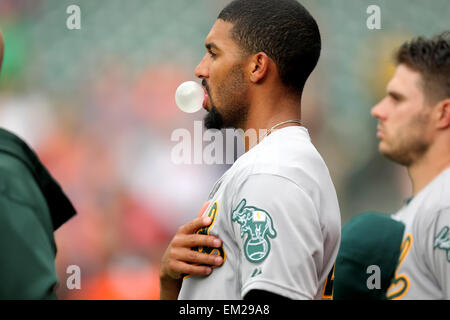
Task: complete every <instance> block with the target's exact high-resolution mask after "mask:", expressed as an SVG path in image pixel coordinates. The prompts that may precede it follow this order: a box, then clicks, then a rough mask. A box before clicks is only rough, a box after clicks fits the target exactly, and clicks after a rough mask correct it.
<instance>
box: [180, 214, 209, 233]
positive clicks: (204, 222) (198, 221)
mask: <svg viewBox="0 0 450 320" xmlns="http://www.w3.org/2000/svg"><path fill="white" fill-rule="evenodd" d="M211 222H212V219H211V218H210V217H197V218H195V219H194V220H192V221H190V222H188V223H186V224H185V225H182V226H181V227H180V228H179V229H178V232H177V233H178V234H180V233H181V234H191V233H195V232H196V231H197V230H198V229H200V228H203V227H207V226H209V225H210V224H211Z"/></svg>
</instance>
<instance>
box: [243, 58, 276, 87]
mask: <svg viewBox="0 0 450 320" xmlns="http://www.w3.org/2000/svg"><path fill="white" fill-rule="evenodd" d="M250 59H251V60H250V63H249V69H248V70H249V72H250V76H249V79H250V81H251V82H253V83H259V82H261V81H262V80H263V79H264V78H265V77H266V76H267V72H268V71H269V64H270V61H271V60H270V58H269V56H268V55H267V54H265V53H264V52H258V53H257V54H254V55H252V56H251V58H250Z"/></svg>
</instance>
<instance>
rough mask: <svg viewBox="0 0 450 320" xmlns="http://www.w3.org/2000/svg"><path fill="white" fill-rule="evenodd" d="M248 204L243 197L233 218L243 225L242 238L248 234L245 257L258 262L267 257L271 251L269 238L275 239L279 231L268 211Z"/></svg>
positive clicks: (233, 213) (234, 211)
mask: <svg viewBox="0 0 450 320" xmlns="http://www.w3.org/2000/svg"><path fill="white" fill-rule="evenodd" d="M246 204H247V201H246V200H245V199H242V200H241V202H239V204H238V206H237V207H236V209H234V210H233V212H232V218H231V219H232V221H233V222H237V223H238V224H239V225H240V226H241V238H244V236H245V235H246V234H247V238H246V240H245V243H244V253H245V257H246V258H247V260H248V261H250V262H253V263H258V262H262V261H263V260H264V259H266V258H267V256H268V254H269V252H270V241H269V238H272V239H274V238H275V237H276V236H277V232H276V230H275V228H274V226H273V221H272V217H271V216H270V215H269V213H268V212H267V211H265V210H262V209H259V208H256V207H251V206H246Z"/></svg>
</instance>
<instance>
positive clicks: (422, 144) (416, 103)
mask: <svg viewBox="0 0 450 320" xmlns="http://www.w3.org/2000/svg"><path fill="white" fill-rule="evenodd" d="M421 82H422V76H421V74H420V73H419V72H417V71H414V70H412V69H410V68H408V67H407V66H405V65H402V64H400V65H399V66H398V67H397V69H396V71H395V74H394V76H393V78H392V79H391V81H390V82H389V84H388V85H387V95H386V97H385V98H384V99H383V100H381V101H380V102H379V103H378V104H377V105H376V106H374V107H373V108H372V111H371V114H372V116H373V117H375V118H377V119H378V127H377V129H378V130H377V137H378V138H379V139H380V143H379V146H378V149H379V151H380V153H382V154H383V155H385V156H386V157H388V158H390V159H391V160H393V161H395V162H397V163H399V164H402V165H405V166H410V165H412V164H413V163H414V162H416V161H417V160H419V159H421V157H422V156H423V155H424V154H425V153H426V151H427V150H428V147H429V145H430V144H431V140H432V131H431V126H430V121H429V120H430V113H431V109H432V108H431V107H430V106H428V105H427V104H426V102H425V96H424V92H423V86H422V84H421Z"/></svg>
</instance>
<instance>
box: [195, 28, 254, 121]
mask: <svg viewBox="0 0 450 320" xmlns="http://www.w3.org/2000/svg"><path fill="white" fill-rule="evenodd" d="M232 27H233V24H232V23H229V22H225V21H223V20H220V19H219V20H217V21H216V23H215V24H214V26H213V27H212V28H211V31H210V33H209V34H208V36H207V37H206V41H205V46H206V50H207V53H206V55H205V56H204V57H203V59H202V61H201V62H200V64H199V65H198V66H197V68H196V69H195V75H196V76H197V77H198V78H200V79H202V84H203V87H204V88H205V90H206V92H207V94H208V99H207V102H206V106H205V109H206V110H207V111H208V114H207V115H206V117H205V126H206V128H207V129H211V128H215V129H221V128H227V127H233V128H239V127H241V125H242V123H243V122H244V121H245V119H246V116H247V111H248V105H249V103H248V97H247V91H248V90H247V83H246V79H245V75H244V66H245V58H244V56H243V54H242V52H241V50H240V48H239V46H238V45H237V44H236V43H235V42H234V41H233V40H232V38H231V30H232Z"/></svg>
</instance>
